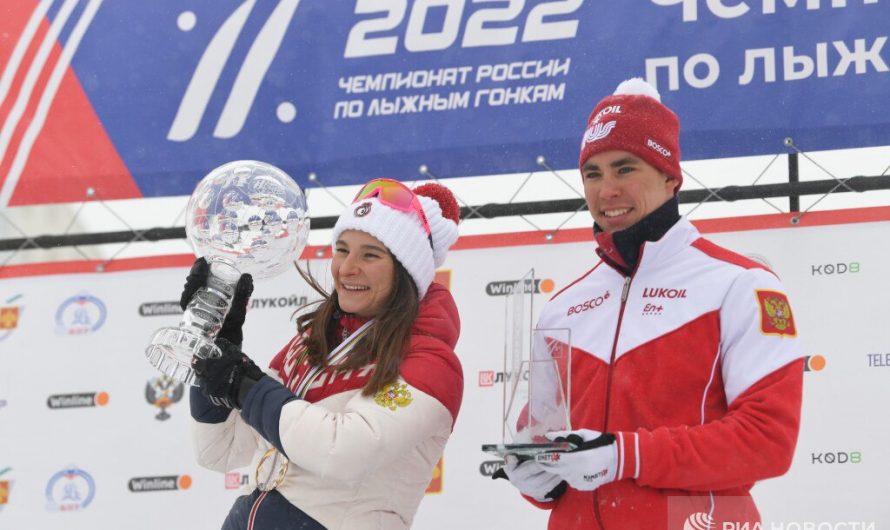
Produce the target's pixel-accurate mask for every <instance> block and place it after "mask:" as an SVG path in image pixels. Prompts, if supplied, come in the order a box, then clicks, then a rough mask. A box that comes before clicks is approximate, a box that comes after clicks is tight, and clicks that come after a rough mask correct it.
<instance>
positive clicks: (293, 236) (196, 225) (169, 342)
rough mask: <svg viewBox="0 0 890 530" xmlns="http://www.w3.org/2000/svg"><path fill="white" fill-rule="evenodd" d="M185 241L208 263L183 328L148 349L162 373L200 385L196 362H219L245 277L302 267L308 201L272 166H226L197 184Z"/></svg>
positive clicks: (165, 331) (163, 332)
mask: <svg viewBox="0 0 890 530" xmlns="http://www.w3.org/2000/svg"><path fill="white" fill-rule="evenodd" d="M185 225H186V226H185V228H186V236H187V237H188V239H189V241H190V242H191V243H192V246H193V247H194V249H195V254H197V255H198V256H204V257H205V258H206V259H207V263H208V264H209V266H210V267H209V274H208V277H207V285H206V286H204V287H201V288H199V289H198V291H197V292H196V293H195V295H194V296H193V297H192V299H191V301H190V302H189V303H188V306H187V307H186V309H185V313H184V314H183V317H182V320H181V321H180V323H179V326H178V327H175V328H174V327H166V328H161V329H159V330H157V331H156V332H155V333H154V335H153V336H152V339H151V344H150V345H149V346H148V347H147V348H146V349H145V355H146V357H148V361H149V362H150V363H151V364H152V366H154V367H155V368H157V369H158V370H159V371H160V372H161V373H163V374H165V375H167V376H169V377H171V378H173V379H175V380H177V381H181V382H182V383H185V384H191V385H194V384H195V383H194V379H195V374H194V371H193V370H192V357H194V356H197V357H204V358H207V357H218V356H220V355H221V353H220V352H219V349H218V348H217V347H216V345H215V344H214V343H213V339H214V337H216V334H217V333H218V332H219V330H220V328H221V327H222V324H223V321H224V320H225V317H226V314H227V313H228V311H229V308H230V307H231V305H232V298H233V296H234V294H235V286H236V284H237V283H238V279H239V278H240V277H241V274H244V273H248V274H250V275H252V276H253V278H254V279H257V280H262V279H264V278H271V277H273V276H277V275H278V274H280V273H282V272H284V271H285V270H287V269H288V268H289V266H291V264H292V263H293V261H294V260H296V259H297V258H298V257H299V256H300V253H301V252H302V251H303V248H304V247H305V246H306V240H307V237H308V235H309V216H308V211H307V208H306V197H305V195H303V192H302V190H300V187H299V186H298V185H297V183H296V182H294V181H293V179H291V178H290V177H289V176H288V175H287V173H285V172H284V171H282V170H280V169H278V168H277V167H275V166H273V165H271V164H267V163H265V162H258V161H255V160H238V161H235V162H230V163H228V164H224V165H222V166H220V167H218V168H216V169H214V170H213V171H211V172H210V173H208V174H207V176H206V177H204V178H203V179H202V180H201V182H199V183H198V185H197V187H196V188H195V191H194V192H193V193H192V196H191V198H190V199H189V202H188V206H187V208H186V223H185Z"/></svg>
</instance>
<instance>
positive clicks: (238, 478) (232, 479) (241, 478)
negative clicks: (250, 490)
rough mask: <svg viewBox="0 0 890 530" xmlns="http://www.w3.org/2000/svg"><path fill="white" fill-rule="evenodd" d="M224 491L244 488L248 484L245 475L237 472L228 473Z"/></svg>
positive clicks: (247, 478)
mask: <svg viewBox="0 0 890 530" xmlns="http://www.w3.org/2000/svg"><path fill="white" fill-rule="evenodd" d="M225 480H226V482H225V483H226V489H227V490H236V489H238V488H240V487H241V486H246V485H247V484H248V483H249V482H250V477H248V476H247V473H239V472H238V471H230V472H228V473H226V478H225Z"/></svg>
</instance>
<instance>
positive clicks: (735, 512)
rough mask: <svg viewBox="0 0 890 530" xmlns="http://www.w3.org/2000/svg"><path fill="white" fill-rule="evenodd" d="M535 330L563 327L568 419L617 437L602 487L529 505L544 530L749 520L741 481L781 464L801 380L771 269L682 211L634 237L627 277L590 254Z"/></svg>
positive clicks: (796, 415)
mask: <svg viewBox="0 0 890 530" xmlns="http://www.w3.org/2000/svg"><path fill="white" fill-rule="evenodd" d="M538 327H539V328H546V329H556V328H569V329H571V341H572V344H571V346H572V359H571V367H572V372H571V402H570V406H571V424H572V428H573V429H582V428H586V429H592V430H597V431H601V432H611V433H614V434H615V435H616V436H617V437H618V443H619V447H618V449H619V453H618V454H619V463H618V477H617V479H616V481H615V482H612V483H609V484H606V485H605V486H603V487H601V488H599V489H598V490H596V491H593V492H588V491H577V490H575V489H572V488H569V489H568V490H567V491H566V493H565V494H564V495H563V496H562V497H561V498H559V499H558V500H556V501H552V502H548V503H538V502H534V501H533V502H534V504H536V505H538V506H540V507H542V508H546V509H550V510H552V513H551V515H550V523H549V527H548V528H550V529H551V530H568V529H573V528H578V529H580V528H584V529H619V528H620V529H627V528H639V529H661V528H668V527H670V528H682V527H683V522H684V520H688V518H690V517H698V518H699V520H702V518H703V517H705V516H707V517H709V518H710V521H712V522H713V523H714V526H712V527H711V528H723V526H722V521H731V522H737V523H745V522H750V523H753V522H754V521H759V519H760V516H759V514H758V512H757V508H756V507H755V505H754V502H753V500H752V499H751V496H750V494H749V490H750V488H751V486H752V485H753V484H754V483H755V482H756V481H758V480H762V479H765V478H768V477H774V476H777V475H781V474H783V473H785V472H786V471H787V470H788V468H789V466H790V465H791V458H792V455H793V453H794V447H795V444H796V443H797V433H798V427H799V422H800V408H801V387H802V378H803V361H802V359H801V351H800V344H799V340H798V338H797V329H796V327H795V323H794V318H793V316H792V314H791V309H790V306H789V304H788V299H787V297H786V295H785V294H784V290H783V289H782V285H781V283H780V282H779V280H778V278H776V276H775V275H774V274H773V273H772V272H770V271H769V270H767V269H766V268H764V267H763V266H762V265H760V264H758V263H756V262H754V261H752V260H749V259H747V258H745V257H742V256H740V255H738V254H735V253H733V252H730V251H728V250H726V249H724V248H721V247H719V246H717V245H715V244H713V243H711V242H710V241H707V240H705V239H703V238H702V237H701V235H700V234H699V232H698V230H696V229H695V227H693V226H692V224H691V223H690V222H689V221H688V220H686V219H685V218H681V219H680V220H679V221H677V223H676V224H675V225H674V226H673V227H671V229H670V230H669V231H668V232H667V233H666V234H665V235H664V236H663V237H662V238H661V239H660V240H659V241H657V242H647V243H645V244H644V246H643V250H642V254H641V256H640V258H639V262H638V266H637V268H636V270H635V271H634V273H633V274H632V275H631V276H628V277H626V276H625V275H624V274H623V273H621V272H618V271H617V270H616V269H614V268H612V267H611V266H609V265H608V264H607V263H605V262H603V261H600V262H599V263H598V264H597V265H596V266H595V267H594V268H593V269H592V270H590V271H589V272H587V273H586V274H585V275H584V276H582V277H581V278H579V279H578V280H576V281H575V282H574V283H572V284H571V285H569V286H568V287H566V288H565V289H563V290H562V291H561V292H559V293H558V294H557V295H556V296H554V297H553V298H552V299H551V300H550V302H548V304H547V305H546V306H545V307H544V309H543V311H542V314H541V317H540V320H539V322H538ZM702 514H704V515H702ZM705 520H707V519H705ZM677 524H679V526H675V525H677Z"/></svg>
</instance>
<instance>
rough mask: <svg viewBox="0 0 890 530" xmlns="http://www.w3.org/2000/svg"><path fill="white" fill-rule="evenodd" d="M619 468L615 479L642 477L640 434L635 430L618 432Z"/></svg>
mask: <svg viewBox="0 0 890 530" xmlns="http://www.w3.org/2000/svg"><path fill="white" fill-rule="evenodd" d="M615 444H616V445H617V448H618V470H617V472H616V473H615V480H616V481H618V480H624V479H627V478H630V479H637V478H639V477H640V435H639V434H637V433H635V432H616V433H615Z"/></svg>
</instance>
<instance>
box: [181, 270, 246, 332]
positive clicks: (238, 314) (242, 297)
mask: <svg viewBox="0 0 890 530" xmlns="http://www.w3.org/2000/svg"><path fill="white" fill-rule="evenodd" d="M209 275H210V265H208V264H207V260H206V259H204V258H198V259H196V260H195V263H194V264H192V269H191V270H190V271H189V275H188V276H187V277H186V279H185V285H184V286H183V288H182V296H180V298H179V307H181V308H182V310H183V311H185V308H186V307H187V306H188V304H189V302H190V301H191V299H192V297H193V296H195V293H196V292H197V291H198V289H200V288H201V287H204V286H205V285H207V277H208V276H209ZM251 294H253V277H252V276H251V275H250V274H242V275H241V277H240V278H238V283H237V284H236V285H235V294H234V296H233V297H232V307H231V308H230V309H229V313H228V314H227V315H226V319H225V320H224V321H223V324H222V328H220V330H219V333H217V334H216V336H217V337H219V338H223V339H226V340H228V341H229V342H231V343H233V344H238V345H240V344H242V343H243V342H244V333H242V331H241V327H242V326H243V325H244V319H245V317H246V316H247V301H248V300H249V299H250V295H251Z"/></svg>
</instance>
